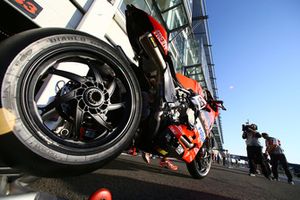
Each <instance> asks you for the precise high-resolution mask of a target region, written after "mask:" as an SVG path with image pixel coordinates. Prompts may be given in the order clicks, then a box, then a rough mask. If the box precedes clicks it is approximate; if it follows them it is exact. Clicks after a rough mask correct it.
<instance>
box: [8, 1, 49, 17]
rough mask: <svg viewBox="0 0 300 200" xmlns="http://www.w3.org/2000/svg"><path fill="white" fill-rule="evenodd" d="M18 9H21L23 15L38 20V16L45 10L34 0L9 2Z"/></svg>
mask: <svg viewBox="0 0 300 200" xmlns="http://www.w3.org/2000/svg"><path fill="white" fill-rule="evenodd" d="M8 1H9V2H11V3H12V4H13V5H15V6H16V7H17V8H19V9H20V10H21V11H23V13H25V14H26V15H28V16H29V17H31V18H32V19H34V18H36V16H38V14H39V13H40V12H41V11H42V10H43V8H42V7H41V6H40V5H39V4H38V3H36V2H35V1H34V0H8Z"/></svg>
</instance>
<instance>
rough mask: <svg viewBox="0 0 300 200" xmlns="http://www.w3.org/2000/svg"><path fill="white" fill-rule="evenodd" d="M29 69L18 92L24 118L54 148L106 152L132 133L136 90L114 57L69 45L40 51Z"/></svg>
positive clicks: (87, 47) (42, 140) (82, 46)
mask: <svg viewBox="0 0 300 200" xmlns="http://www.w3.org/2000/svg"><path fill="white" fill-rule="evenodd" d="M27 66H28V70H24V73H23V75H21V77H23V79H22V82H21V84H20V87H19V88H20V92H19V94H20V98H19V99H21V101H20V105H21V112H22V114H23V115H22V116H23V117H24V120H26V121H27V123H26V125H27V126H28V127H29V129H30V130H31V132H32V133H33V136H34V137H36V138H37V139H38V140H39V141H41V142H42V143H44V144H47V145H48V146H49V147H50V148H53V149H55V150H58V151H60V152H64V153H69V154H78V153H81V154H82V153H85V154H90V153H92V152H95V151H96V152H97V151H103V150H105V149H107V148H110V147H111V146H112V145H114V144H115V143H116V142H118V141H119V140H120V139H121V138H122V137H123V136H124V135H125V134H126V131H127V130H128V129H129V128H130V125H131V123H132V122H133V120H134V115H135V111H136V106H135V105H136V91H135V89H134V87H135V86H134V85H133V82H132V80H131V75H130V74H129V73H128V72H127V71H126V70H125V69H124V67H123V66H122V64H121V63H120V62H119V61H118V59H115V58H114V57H113V56H112V55H111V54H110V53H107V52H106V51H101V50H99V49H94V48H91V47H90V46H86V47H85V46H84V45H80V46H78V45H76V46H72V45H69V46H68V45H66V46H64V47H61V46H60V47H55V48H53V49H48V50H46V51H44V52H41V53H40V54H39V55H37V56H36V57H35V58H34V59H32V61H31V62H30V63H29V64H28V65H27ZM22 102H24V103H22ZM22 116H21V117H22ZM49 144H50V145H49Z"/></svg>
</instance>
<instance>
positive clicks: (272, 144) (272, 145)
mask: <svg viewBox="0 0 300 200" xmlns="http://www.w3.org/2000/svg"><path fill="white" fill-rule="evenodd" d="M262 137H263V138H264V139H265V140H266V153H268V154H269V155H270V157H271V165H272V172H273V176H274V179H275V180H278V170H277V169H278V163H280V164H281V165H282V168H283V169H284V172H285V174H286V176H287V178H288V183H289V184H292V185H294V181H293V177H292V174H291V172H290V170H289V168H288V163H287V160H286V157H285V155H284V153H283V149H282V148H281V144H280V140H278V139H276V138H273V137H270V136H269V135H268V134H267V133H262Z"/></svg>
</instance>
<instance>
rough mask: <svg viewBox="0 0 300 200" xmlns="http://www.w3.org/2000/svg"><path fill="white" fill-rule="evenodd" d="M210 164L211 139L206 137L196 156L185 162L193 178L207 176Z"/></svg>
mask: <svg viewBox="0 0 300 200" xmlns="http://www.w3.org/2000/svg"><path fill="white" fill-rule="evenodd" d="M211 165H212V142H211V139H209V138H208V139H207V140H206V142H205V143H204V144H203V146H202V148H201V149H200V150H199V152H198V154H197V155H196V158H195V159H194V160H193V161H192V162H190V163H187V164H186V166H187V169H188V171H189V173H190V175H191V176H192V177H193V178H195V179H202V178H204V177H206V176H207V174H208V173H209V171H210V169H211Z"/></svg>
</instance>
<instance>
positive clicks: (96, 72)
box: [88, 61, 103, 83]
mask: <svg viewBox="0 0 300 200" xmlns="http://www.w3.org/2000/svg"><path fill="white" fill-rule="evenodd" d="M100 64H101V63H99V62H96V61H89V62H88V65H89V67H90V69H91V70H92V71H93V73H94V76H95V79H96V82H98V83H102V82H103V78H102V76H101V74H100V73H99V69H98V68H100V67H101V66H103V64H101V65H100Z"/></svg>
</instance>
